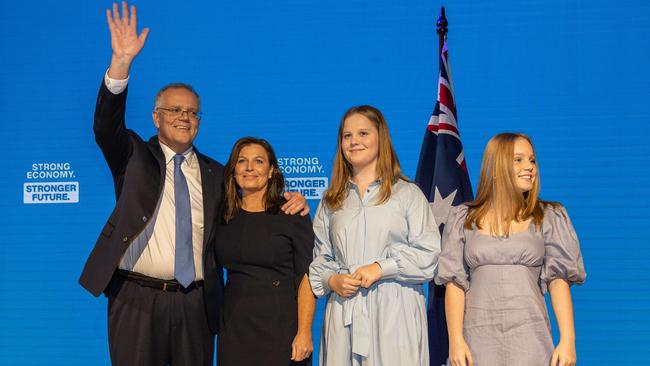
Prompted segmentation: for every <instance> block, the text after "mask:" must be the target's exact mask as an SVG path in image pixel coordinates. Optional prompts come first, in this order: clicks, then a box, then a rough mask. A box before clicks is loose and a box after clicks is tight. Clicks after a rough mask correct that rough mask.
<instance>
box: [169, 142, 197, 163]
mask: <svg viewBox="0 0 650 366" xmlns="http://www.w3.org/2000/svg"><path fill="white" fill-rule="evenodd" d="M160 148H161V149H162V151H163V154H165V165H167V164H169V163H171V162H173V161H174V155H176V152H174V150H172V149H171V148H170V147H169V146H167V145H165V144H163V143H162V142H161V143H160ZM181 155H183V156H185V162H186V163H187V166H188V167H190V168H194V165H195V164H196V162H197V161H196V153H194V147H193V146H190V148H189V149H187V150H185V151H183V152H182V153H181Z"/></svg>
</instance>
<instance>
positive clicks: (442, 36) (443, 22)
mask: <svg viewBox="0 0 650 366" xmlns="http://www.w3.org/2000/svg"><path fill="white" fill-rule="evenodd" d="M447 25H449V22H447V17H446V16H445V7H444V6H441V7H440V16H439V17H438V21H437V22H436V27H437V30H436V32H437V33H438V38H439V42H438V60H440V55H441V54H442V46H443V45H444V44H445V41H446V40H447Z"/></svg>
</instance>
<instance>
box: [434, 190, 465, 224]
mask: <svg viewBox="0 0 650 366" xmlns="http://www.w3.org/2000/svg"><path fill="white" fill-rule="evenodd" d="M434 189H435V191H434V193H433V202H431V203H429V205H430V206H431V209H432V210H433V217H434V218H435V220H436V224H437V225H438V226H440V224H444V223H445V222H446V221H447V216H448V215H449V210H451V205H452V204H453V203H454V197H456V192H458V189H454V191H453V192H451V193H450V194H449V195H448V196H447V197H445V198H443V197H442V195H441V194H440V191H439V190H438V187H435V188H434Z"/></svg>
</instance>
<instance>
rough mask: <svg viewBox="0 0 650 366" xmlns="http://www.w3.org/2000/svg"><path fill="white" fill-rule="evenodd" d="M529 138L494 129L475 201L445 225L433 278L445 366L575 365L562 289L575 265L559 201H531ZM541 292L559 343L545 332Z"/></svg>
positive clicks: (535, 180)
mask: <svg viewBox="0 0 650 366" xmlns="http://www.w3.org/2000/svg"><path fill="white" fill-rule="evenodd" d="M538 193H539V176H538V170H537V163H536V160H535V152H534V150H533V146H532V142H531V140H530V138H529V137H528V136H526V135H523V134H515V133H502V134H499V135H496V136H494V137H493V138H492V139H491V140H490V141H489V142H488V144H487V147H486V148H485V152H484V154H483V163H482V166H481V173H480V178H479V185H478V194H477V197H476V200H474V201H473V202H470V203H467V204H465V205H460V206H457V207H454V208H453V209H452V211H451V212H450V214H449V218H448V219H447V222H446V224H445V229H444V233H443V241H442V253H441V255H440V261H439V268H438V273H437V275H436V279H435V281H436V283H438V284H441V285H442V284H446V288H447V291H446V295H445V303H446V315H447V326H448V328H449V363H450V364H451V365H453V366H465V365H473V366H493V365H502V366H508V365H512V366H519V365H526V366H549V365H551V366H569V365H575V363H576V350H575V330H574V326H573V305H572V301H571V292H570V291H569V285H571V284H572V283H578V284H580V283H582V282H583V281H584V280H585V276H586V275H585V271H584V265H583V261H582V255H581V253H580V246H579V244H578V238H577V237H576V233H575V231H574V230H573V226H572V224H571V220H570V219H569V216H568V215H567V213H566V210H565V209H564V207H563V206H562V205H560V204H558V203H551V202H545V201H541V200H540V199H539V198H538ZM547 291H548V292H550V295H551V303H552V305H553V310H554V312H555V317H556V318H557V322H558V328H559V331H560V341H559V343H558V345H557V347H555V346H554V345H553V340H552V338H551V329H550V325H549V318H548V313H547V310H546V303H545V301H544V294H545V293H546V292H547Z"/></svg>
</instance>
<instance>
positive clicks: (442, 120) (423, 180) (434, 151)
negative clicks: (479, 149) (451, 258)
mask: <svg viewBox="0 0 650 366" xmlns="http://www.w3.org/2000/svg"><path fill="white" fill-rule="evenodd" d="M448 61H449V59H448V58H447V40H446V37H445V40H444V43H443V45H442V48H441V51H440V75H439V78H438V100H437V101H436V106H435V108H434V109H433V114H432V115H431V119H430V120H429V124H428V125H427V130H426V132H425V134H424V141H423V142H422V150H421V151H420V160H419V162H418V169H417V173H416V176H415V181H416V183H417V184H418V185H419V186H420V189H422V192H424V195H425V196H427V198H428V199H429V202H431V203H430V204H431V206H432V208H433V212H434V217H435V219H436V223H438V225H440V227H439V228H440V233H441V234H442V230H443V228H444V224H445V221H446V220H447V215H448V214H449V210H450V208H451V206H456V205H459V204H461V203H463V202H466V201H470V200H472V199H473V194H472V186H471V184H470V182H469V175H468V174H467V165H466V163H465V154H464V153H463V144H461V142H460V133H459V132H458V122H457V118H456V117H457V115H456V104H455V103H454V87H453V84H452V81H451V69H450V67H449V62H448ZM427 317H428V324H429V357H430V362H429V364H430V365H431V366H440V365H445V364H446V363H447V357H448V353H449V341H448V338H447V323H446V321H445V288H444V287H443V286H437V285H436V284H435V283H433V281H431V282H430V283H429V299H428V307H427Z"/></svg>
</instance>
